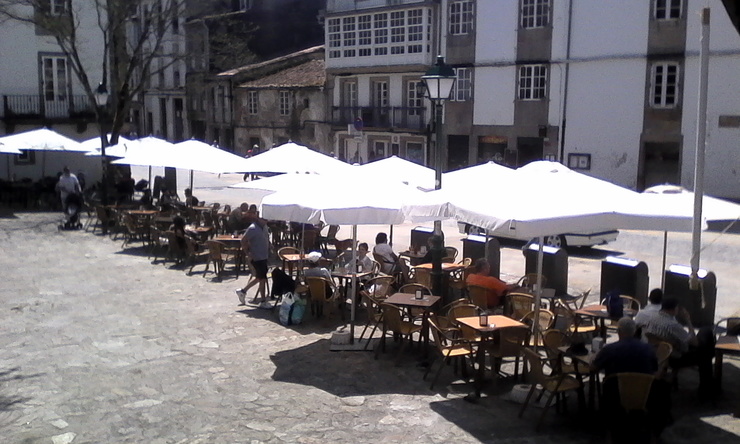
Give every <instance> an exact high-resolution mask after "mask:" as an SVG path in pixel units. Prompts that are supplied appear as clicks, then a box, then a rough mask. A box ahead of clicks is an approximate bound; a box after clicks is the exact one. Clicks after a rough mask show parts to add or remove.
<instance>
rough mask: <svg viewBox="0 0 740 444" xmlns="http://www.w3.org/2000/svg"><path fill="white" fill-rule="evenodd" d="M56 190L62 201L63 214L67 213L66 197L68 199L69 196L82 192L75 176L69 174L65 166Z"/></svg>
mask: <svg viewBox="0 0 740 444" xmlns="http://www.w3.org/2000/svg"><path fill="white" fill-rule="evenodd" d="M56 189H57V191H58V192H59V196H60V198H61V199H62V211H64V212H66V211H67V197H69V195H70V194H75V193H77V194H79V193H81V192H82V191H81V189H80V182H79V181H78V180H77V176H75V175H74V174H72V173H70V172H69V168H67V166H65V167H64V168H63V169H62V175H61V176H59V182H57V186H56Z"/></svg>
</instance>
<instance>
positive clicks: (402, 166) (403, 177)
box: [354, 156, 434, 189]
mask: <svg viewBox="0 0 740 444" xmlns="http://www.w3.org/2000/svg"><path fill="white" fill-rule="evenodd" d="M354 168H357V169H360V170H362V171H363V172H365V173H367V174H368V175H370V176H374V177H376V178H381V177H382V178H385V177H392V178H394V179H397V180H399V181H401V182H403V183H406V184H408V185H411V186H418V187H421V188H424V189H433V188H434V170H433V169H431V168H428V167H425V166H424V165H419V164H418V163H414V162H412V161H410V160H406V159H401V158H400V157H398V156H391V157H386V158H383V159H380V160H376V161H373V162H370V163H366V164H364V165H359V166H355V167H354Z"/></svg>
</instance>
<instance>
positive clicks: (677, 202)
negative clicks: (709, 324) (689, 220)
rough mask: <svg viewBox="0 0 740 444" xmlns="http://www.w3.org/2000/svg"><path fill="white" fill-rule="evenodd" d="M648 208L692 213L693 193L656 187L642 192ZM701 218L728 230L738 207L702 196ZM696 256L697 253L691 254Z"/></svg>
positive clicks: (739, 213)
mask: <svg viewBox="0 0 740 444" xmlns="http://www.w3.org/2000/svg"><path fill="white" fill-rule="evenodd" d="M642 195H643V197H644V199H646V202H647V203H646V206H648V208H650V209H652V210H655V211H661V212H668V211H676V210H679V211H683V212H686V211H693V208H694V193H693V192H692V191H689V190H687V189H685V188H683V187H680V186H678V185H670V184H665V185H656V186H654V187H650V188H648V189H646V190H645V191H643V192H642ZM702 218H703V219H704V220H705V221H706V222H707V223H708V224H710V223H714V224H718V225H719V224H721V225H722V226H724V230H723V231H726V230H728V229H729V228H730V227H731V226H732V225H733V224H735V223H736V222H737V221H738V220H740V205H738V204H736V203H734V202H730V201H727V200H722V199H718V198H716V197H711V196H702ZM667 250H668V231H664V232H663V268H662V269H663V270H665V269H666V253H667ZM693 254H698V252H693ZM660 286H661V288H664V287H665V273H663V274H661V284H660Z"/></svg>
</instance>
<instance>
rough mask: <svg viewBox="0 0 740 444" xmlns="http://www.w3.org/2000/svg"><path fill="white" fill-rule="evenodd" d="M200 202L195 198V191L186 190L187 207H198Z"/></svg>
mask: <svg viewBox="0 0 740 444" xmlns="http://www.w3.org/2000/svg"><path fill="white" fill-rule="evenodd" d="M198 202H200V201H199V200H198V198H197V197H195V196H193V190H191V189H190V188H185V205H187V206H189V207H197V206H198Z"/></svg>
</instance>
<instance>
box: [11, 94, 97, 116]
mask: <svg viewBox="0 0 740 444" xmlns="http://www.w3.org/2000/svg"><path fill="white" fill-rule="evenodd" d="M94 113H95V109H94V108H93V106H92V104H91V103H90V100H89V99H88V97H87V96H85V95H75V96H66V97H64V98H63V99H61V100H60V99H58V98H56V100H44V98H43V96H40V95H37V94H36V95H30V94H29V95H4V96H3V107H2V116H0V117H2V118H5V119H8V118H47V119H67V118H74V117H82V116H90V115H93V114H94Z"/></svg>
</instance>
